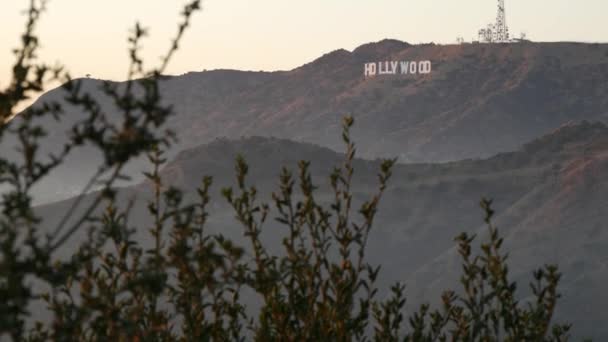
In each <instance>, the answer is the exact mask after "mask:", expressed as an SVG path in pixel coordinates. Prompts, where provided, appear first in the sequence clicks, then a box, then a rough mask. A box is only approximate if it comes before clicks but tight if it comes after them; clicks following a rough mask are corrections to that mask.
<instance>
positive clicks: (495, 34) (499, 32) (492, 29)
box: [479, 0, 510, 43]
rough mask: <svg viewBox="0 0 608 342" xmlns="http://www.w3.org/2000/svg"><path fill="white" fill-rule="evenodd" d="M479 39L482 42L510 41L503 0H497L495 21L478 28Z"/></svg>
mask: <svg viewBox="0 0 608 342" xmlns="http://www.w3.org/2000/svg"><path fill="white" fill-rule="evenodd" d="M479 40H480V41H481V42H483V43H507V42H509V41H510V40H509V27H508V26H507V14H506V11H505V0H498V14H497V15H496V23H494V24H489V25H488V27H487V28H485V29H481V30H479Z"/></svg>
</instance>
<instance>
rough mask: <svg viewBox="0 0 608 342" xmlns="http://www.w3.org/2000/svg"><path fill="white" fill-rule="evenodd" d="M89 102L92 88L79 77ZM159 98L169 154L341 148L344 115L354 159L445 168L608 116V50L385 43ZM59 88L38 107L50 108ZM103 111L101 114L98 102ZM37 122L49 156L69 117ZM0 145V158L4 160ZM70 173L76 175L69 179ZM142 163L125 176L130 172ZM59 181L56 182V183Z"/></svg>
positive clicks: (187, 85)
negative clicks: (171, 112) (264, 145)
mask: <svg viewBox="0 0 608 342" xmlns="http://www.w3.org/2000/svg"><path fill="white" fill-rule="evenodd" d="M386 60H430V61H432V63H433V71H432V73H431V74H428V75H383V76H381V77H380V76H379V77H375V78H365V77H364V74H363V71H364V70H363V69H364V68H363V66H364V63H367V62H370V61H386ZM79 81H82V82H84V86H85V88H86V89H89V90H91V91H92V92H93V93H94V94H95V95H97V94H99V92H98V90H97V89H98V88H99V86H100V85H101V81H97V80H92V79H86V80H79ZM162 89H163V96H164V98H165V101H166V102H167V103H170V104H172V105H173V106H174V108H175V110H176V113H177V115H176V116H175V117H173V118H172V119H171V122H170V124H169V126H170V128H172V129H173V130H174V131H175V132H176V133H177V136H178V138H179V140H180V143H179V144H178V145H176V146H175V147H174V148H173V149H172V150H171V151H170V155H171V156H174V155H175V154H176V153H178V152H179V151H181V150H183V149H185V148H190V147H194V146H197V145H200V144H203V143H207V142H211V141H213V140H214V139H216V138H220V137H227V138H231V139H236V138H240V137H242V136H274V137H278V138H288V139H291V140H295V141H301V142H309V143H314V144H318V145H321V146H325V147H329V148H332V149H334V150H340V148H341V145H340V141H339V133H340V120H341V118H342V117H343V116H344V115H345V114H350V115H353V116H354V117H355V118H356V121H357V125H356V127H355V130H354V137H355V139H356V141H357V142H358V143H359V146H360V150H359V152H360V153H361V155H362V156H365V157H370V158H375V157H378V156H399V157H400V160H401V161H404V162H405V161H407V162H438V161H454V160H461V159H466V158H480V157H489V156H491V155H494V154H496V153H498V152H505V151H513V150H515V149H517V148H519V147H520V146H521V145H522V144H523V143H525V142H526V141H530V140H532V139H535V138H537V137H539V136H541V135H543V134H546V133H549V132H551V131H552V130H554V129H556V128H557V127H559V126H560V125H562V124H564V123H567V122H570V121H575V122H577V121H581V120H590V121H603V122H606V121H607V119H608V109H606V108H608V97H606V96H605V94H606V93H608V45H605V44H582V43H580V44H579V43H518V44H463V45H433V44H424V45H410V44H407V43H404V42H400V41H395V40H385V41H381V42H377V43H371V44H366V45H363V46H360V47H359V48H357V49H355V50H353V51H346V50H337V51H334V52H331V53H328V54H326V55H324V56H322V57H320V58H318V59H317V60H315V61H313V62H311V63H309V64H306V65H303V66H301V67H298V68H296V69H294V70H290V71H281V72H272V73H268V72H245V71H233V70H214V71H206V72H192V73H188V74H185V75H181V76H175V77H167V78H166V79H165V80H164V81H163V82H162ZM62 96H63V92H62V90H61V89H56V90H52V91H50V92H49V93H47V94H46V95H45V96H43V97H42V98H41V99H40V101H48V100H60V99H61V98H62ZM99 98H100V99H101V102H102V105H103V107H104V108H106V109H107V110H108V112H112V110H111V106H110V105H109V103H108V101H107V99H104V97H103V96H100V97H99ZM79 117H81V116H79V114H78V111H77V110H75V109H74V108H67V110H66V115H65V116H64V121H63V122H61V123H59V124H57V123H54V122H51V121H52V120H50V119H49V121H48V122H44V123H43V125H44V127H46V128H48V129H49V130H51V133H52V134H51V138H50V141H49V143H48V144H46V148H47V150H49V151H53V150H56V149H57V148H58V147H59V146H61V145H62V143H63V141H64V140H65V135H66V134H65V132H66V130H67V128H68V127H69V126H70V125H69V124H70V123H73V122H75V121H77V120H78V119H79ZM11 145H12V144H11V143H10V142H3V143H2V145H1V146H0V152H1V153H3V155H4V154H5V153H6V154H7V155H8V154H10V151H9V150H10V149H11ZM96 160H98V159H96V157H95V154H94V153H91V151H88V150H85V151H83V152H82V153H80V154H78V155H76V156H75V157H74V158H72V160H71V161H70V163H72V164H70V165H68V166H66V168H65V169H64V170H63V172H61V173H59V172H58V173H57V175H56V176H55V177H57V181H56V182H55V183H56V184H64V183H66V182H68V184H71V185H74V184H78V183H79V182H78V181H77V179H78V178H82V176H80V173H82V172H84V170H87V169H91V168H92V167H93V166H92V165H93V164H95V163H96ZM74 165H78V167H79V169H80V170H81V172H80V173H79V174H74V172H73V170H74V167H73V166H74ZM140 169H141V165H136V166H134V167H133V168H132V171H131V173H132V174H133V175H138V174H139V173H138V172H137V171H138V170H140ZM60 174H61V175H60Z"/></svg>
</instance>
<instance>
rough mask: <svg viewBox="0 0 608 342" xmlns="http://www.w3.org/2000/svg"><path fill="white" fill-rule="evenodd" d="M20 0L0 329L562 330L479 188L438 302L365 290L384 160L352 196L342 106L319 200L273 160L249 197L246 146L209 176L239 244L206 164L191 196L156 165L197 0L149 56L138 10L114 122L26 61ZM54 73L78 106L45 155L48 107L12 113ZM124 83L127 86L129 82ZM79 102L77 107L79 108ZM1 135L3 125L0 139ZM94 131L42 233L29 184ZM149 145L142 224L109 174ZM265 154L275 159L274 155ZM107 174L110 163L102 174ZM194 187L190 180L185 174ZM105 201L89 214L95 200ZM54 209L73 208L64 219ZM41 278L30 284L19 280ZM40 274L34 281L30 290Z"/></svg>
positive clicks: (8, 333)
mask: <svg viewBox="0 0 608 342" xmlns="http://www.w3.org/2000/svg"><path fill="white" fill-rule="evenodd" d="M41 6H42V4H40V3H38V2H36V1H33V2H32V7H31V10H30V12H29V19H30V20H29V23H28V27H27V31H26V33H25V34H24V36H23V39H22V42H23V46H22V47H21V48H20V49H18V50H17V51H16V55H17V62H16V64H15V67H14V69H13V71H14V78H13V81H12V83H11V84H10V86H9V87H8V88H7V89H6V90H4V91H3V92H1V93H0V119H2V120H1V121H0V122H3V124H2V125H1V126H0V139H3V138H6V136H8V135H14V136H16V137H18V141H19V142H20V145H21V148H20V151H21V152H22V159H21V160H19V161H14V160H6V159H5V158H0V186H2V187H4V188H5V189H6V190H4V192H3V195H2V202H1V208H2V216H1V217H0V335H2V337H3V338H7V337H8V338H10V339H12V340H32V341H38V340H41V341H42V340H57V341H64V340H65V341H71V340H79V341H80V340H82V341H107V340H119V341H123V340H124V341H127V340H129V341H130V340H134V341H142V340H150V341H156V340H168V341H173V340H184V341H190V340H193V341H206V340H214V341H224V340H230V341H232V340H257V341H352V340H376V341H397V340H403V341H447V340H456V341H562V340H566V339H567V336H568V335H567V333H568V330H569V327H568V326H565V325H554V324H553V323H552V316H553V312H554V310H555V306H556V301H557V299H558V297H559V296H558V293H557V285H558V282H559V278H560V275H559V274H558V272H557V269H556V267H553V266H546V267H545V268H543V269H540V270H538V271H537V272H535V273H534V280H533V282H532V284H531V286H532V289H533V294H534V299H533V300H531V301H529V302H526V303H520V302H518V300H517V299H516V293H515V291H516V287H517V286H516V284H515V283H513V282H511V281H510V280H509V274H508V266H507V258H506V256H505V254H503V253H502V252H501V245H502V239H501V238H500V237H499V235H498V231H497V229H496V228H495V227H494V226H493V225H492V224H491V218H492V214H493V212H492V209H491V208H490V204H491V203H490V201H486V200H484V201H482V207H483V209H484V211H485V214H486V222H487V224H488V229H489V233H490V238H489V241H487V242H485V243H482V244H481V249H480V253H479V254H474V253H473V252H472V250H473V248H472V243H473V240H474V237H471V236H468V235H466V234H463V235H461V236H459V237H458V238H457V243H458V246H459V252H460V255H461V257H462V261H463V272H462V278H461V282H462V285H463V288H462V290H461V291H458V292H455V291H446V292H445V293H444V294H443V296H442V298H441V299H442V301H441V302H442V304H441V305H440V307H439V308H437V309H431V308H430V307H429V306H428V305H424V306H422V307H420V308H419V310H418V311H417V312H416V313H414V314H413V315H411V316H410V317H409V318H406V317H404V315H403V311H404V310H403V309H404V305H405V288H404V286H402V285H399V284H397V285H395V286H393V287H392V288H391V293H392V295H391V296H390V297H389V298H388V299H387V300H384V301H382V300H378V299H377V294H378V289H377V287H376V286H375V283H376V280H377V278H378V275H379V272H380V267H379V266H376V265H370V264H369V263H368V262H367V261H366V258H365V250H366V243H367V241H368V237H369V235H370V234H372V233H373V226H374V219H375V217H376V214H377V211H378V204H379V202H380V200H381V197H382V194H383V191H384V190H385V188H386V186H387V184H388V181H389V179H390V177H391V168H392V166H393V164H394V162H395V161H394V160H386V161H384V162H383V163H382V164H381V167H380V169H379V170H378V189H377V192H376V193H375V195H373V196H372V197H371V198H369V199H368V201H366V202H365V203H364V204H363V205H361V206H360V207H358V208H353V202H352V194H351V181H352V177H353V174H354V172H355V170H354V169H353V166H352V165H353V159H354V157H355V147H354V144H353V143H352V141H351V139H350V134H349V131H350V128H351V126H352V125H353V120H352V119H351V118H346V119H345V120H344V131H343V140H344V143H345V144H346V153H345V160H344V163H343V165H341V166H340V167H337V168H336V169H335V170H334V171H333V172H332V173H331V174H330V175H329V178H330V184H331V188H332V189H331V190H332V193H333V194H334V197H333V200H332V201H331V203H329V204H327V203H322V202H321V201H319V199H317V198H316V197H315V190H316V186H315V183H314V182H313V179H312V178H311V175H310V172H309V163H308V162H306V161H302V162H301V163H300V164H299V171H298V173H297V174H295V175H294V174H292V173H290V172H289V171H288V169H286V168H284V169H283V170H282V172H281V174H280V177H279V180H278V184H279V186H278V189H277V191H276V192H275V193H273V194H272V199H273V201H272V203H262V202H260V201H259V199H258V197H259V194H258V191H257V190H256V188H255V187H254V186H252V185H250V184H255V180H252V181H251V183H250V181H249V180H248V179H247V173H248V166H247V163H246V162H245V160H244V159H243V158H238V159H237V162H236V185H235V186H234V187H233V188H227V189H223V190H222V194H223V197H224V198H225V199H226V200H227V202H228V203H229V204H230V205H231V207H232V208H233V210H234V213H235V217H236V219H237V220H238V222H239V223H240V225H241V226H242V228H243V233H244V234H245V236H246V237H247V239H248V241H249V244H248V245H246V246H237V245H235V243H233V242H231V241H230V240H228V239H226V238H225V237H223V236H222V235H217V234H209V233H207V232H206V230H205V227H206V222H207V218H208V215H209V213H208V211H207V206H208V204H209V202H210V189H211V186H212V179H210V178H203V179H202V182H201V186H200V188H199V189H197V191H198V201H196V202H193V203H190V202H189V201H186V200H185V199H184V196H183V194H182V192H181V191H180V190H178V189H174V188H171V187H169V188H167V187H166V186H165V185H164V184H163V180H162V179H161V177H160V173H159V171H160V168H161V167H162V165H163V163H164V160H163V159H162V152H161V150H162V149H164V148H166V147H167V146H169V144H170V142H171V139H170V135H169V134H167V132H164V131H162V127H163V123H164V122H165V121H166V120H167V118H168V117H169V116H170V115H171V114H172V112H171V108H170V107H166V106H163V105H162V104H161V101H160V92H159V88H158V81H159V79H160V77H161V75H162V72H163V71H164V70H165V68H166V66H167V63H168V61H169V60H170V58H171V56H172V55H173V53H174V52H175V51H176V50H177V47H178V43H179V41H180V38H181V36H182V34H183V33H184V30H185V29H186V28H187V26H188V24H189V21H190V18H191V15H192V13H194V12H195V11H196V10H197V9H198V8H199V2H198V1H193V2H191V3H189V4H188V5H187V6H186V7H185V9H184V12H183V16H184V21H183V22H182V24H180V26H179V30H178V34H177V36H176V39H175V41H174V42H173V43H172V44H171V47H170V49H169V52H168V53H167V55H166V58H165V59H163V61H162V64H161V66H160V67H158V68H155V69H152V70H151V71H144V70H145V69H144V65H143V62H142V61H141V59H140V58H139V54H138V52H139V42H140V40H141V38H142V37H144V36H145V30H144V29H143V28H141V27H140V26H139V25H137V26H136V27H135V29H134V31H133V33H132V36H131V38H130V39H129V42H130V43H131V50H130V52H131V62H132V63H131V68H130V73H129V75H130V77H129V80H128V82H127V86H126V87H124V88H120V89H119V88H118V87H117V86H113V85H111V84H109V83H108V84H106V86H105V87H104V89H103V90H104V92H105V94H106V95H107V96H109V97H111V98H112V99H114V101H115V103H116V106H117V107H118V108H119V110H120V111H121V112H122V121H121V122H120V123H118V124H116V123H111V121H110V120H108V116H107V115H106V113H104V112H103V109H102V108H100V106H99V105H98V104H97V102H96V100H95V99H94V98H92V97H91V96H90V95H89V94H86V93H84V92H83V91H82V89H81V87H80V84H79V82H75V81H69V79H65V78H62V76H63V75H64V74H63V72H62V70H61V69H60V68H49V67H47V66H43V65H42V66H41V65H38V64H36V56H35V52H36V50H37V46H38V42H37V39H36V37H35V36H34V28H35V24H36V22H37V19H38V16H39V14H40V12H41V10H42V9H43V8H42V7H41ZM52 79H59V80H64V81H67V83H66V86H65V89H66V91H67V93H66V98H67V100H68V101H69V102H70V103H72V104H74V105H78V106H80V108H82V112H83V113H84V114H83V119H82V121H80V122H78V123H77V124H76V125H75V126H74V127H73V128H72V130H71V132H72V135H71V137H70V143H69V144H67V145H66V146H65V149H64V150H63V151H60V152H59V153H58V154H56V155H54V156H53V158H51V160H50V161H47V162H43V161H41V158H40V156H39V154H40V153H39V152H38V149H39V146H40V144H41V143H43V142H44V138H45V131H44V127H41V126H40V125H39V124H38V123H37V122H38V120H39V118H41V117H43V116H45V115H54V116H56V117H57V119H61V113H62V110H61V106H60V105H58V104H53V103H51V104H45V105H43V106H39V107H37V108H36V109H29V110H27V111H25V112H24V113H22V114H20V115H19V117H18V118H17V119H15V120H12V121H9V120H8V119H9V118H10V117H12V114H13V112H14V108H15V107H16V106H17V105H18V104H19V103H20V102H22V101H23V100H25V99H27V97H28V96H29V94H31V93H32V92H36V91H41V90H42V89H43V86H44V84H45V83H46V82H48V81H49V80H52ZM135 89H137V91H135ZM85 114H86V115H85ZM0 141H2V140H0ZM85 143H87V144H89V145H92V146H96V147H97V148H99V150H100V151H101V152H102V153H103V156H104V163H103V165H101V166H100V168H99V172H98V173H97V175H96V176H95V177H94V179H92V181H91V184H96V182H97V181H98V180H99V179H102V176H105V177H106V178H104V181H103V189H102V190H101V191H99V192H97V193H95V194H94V195H93V196H94V200H93V201H91V203H90V204H89V207H86V208H84V209H83V210H80V211H76V210H69V211H68V212H67V213H65V219H64V220H62V222H61V224H60V225H59V226H58V227H57V228H56V229H54V230H52V231H51V232H49V233H48V234H43V233H42V230H41V226H42V224H43V222H40V219H39V218H37V217H36V215H35V213H34V209H33V207H32V198H31V195H30V193H31V189H32V187H33V186H34V185H35V184H38V183H39V182H41V181H42V180H43V179H44V178H45V177H46V176H47V175H48V173H49V171H50V170H52V169H54V168H56V167H57V166H58V165H60V164H61V163H62V162H63V161H64V160H65V158H66V157H67V156H68V155H70V154H71V153H73V151H74V150H76V149H78V148H81V146H83V144H85ZM142 154H148V155H149V158H150V160H151V161H152V162H153V164H154V165H155V167H154V169H153V170H152V171H151V172H150V173H148V174H146V176H147V178H148V179H149V180H150V182H151V183H152V184H153V185H154V189H155V192H154V199H153V200H152V201H151V202H150V203H149V204H148V211H149V215H150V217H151V218H152V219H153V222H154V224H153V227H152V228H149V227H131V226H130V224H129V222H128V218H129V211H130V206H126V207H121V206H120V205H119V204H118V202H117V200H116V193H115V190H114V185H115V182H116V181H117V180H118V179H120V178H121V177H123V174H122V171H123V168H124V165H125V164H126V163H127V162H128V161H129V160H131V159H132V158H134V157H137V156H139V155H142ZM277 167H280V166H278V165H277ZM108 175H109V176H108ZM185 190H187V191H192V189H185ZM99 208H105V210H103V214H101V215H97V214H96V213H97V212H98V210H97V209H99ZM270 218H272V219H273V220H275V221H277V222H278V223H280V224H281V225H283V226H284V227H285V228H286V232H287V234H286V236H285V238H284V239H283V241H282V253H280V254H273V253H271V252H269V249H268V248H267V246H265V245H264V244H263V242H262V239H261V237H260V234H261V232H262V229H263V227H264V224H265V223H266V222H267V221H268V220H269V219H270ZM67 222H75V223H72V224H67ZM145 229H148V230H149V233H150V234H151V235H152V237H153V241H154V244H153V246H150V247H147V246H146V247H144V246H141V245H140V244H139V243H138V242H137V241H135V239H134V238H133V236H134V232H135V231H136V230H145ZM78 230H87V231H89V235H88V239H87V241H85V242H84V243H83V244H82V245H81V246H79V247H78V248H77V249H76V250H77V251H76V252H75V253H74V254H73V256H72V257H71V258H70V259H69V260H67V261H59V260H56V259H57V258H56V256H55V254H56V251H57V250H58V249H60V248H62V247H65V244H66V242H67V241H68V240H69V238H70V237H72V236H73V234H74V232H76V231H78ZM34 283H36V284H43V285H44V286H33V285H32V284H34ZM41 289H42V290H41ZM244 293H247V294H249V295H252V294H255V295H256V296H257V297H259V299H260V301H261V304H260V307H259V308H257V307H256V308H248V307H246V305H245V304H244V302H243V296H244ZM36 301H44V302H45V303H46V306H47V307H48V308H49V310H50V312H51V313H52V318H51V320H50V321H48V322H39V323H36V324H34V322H33V320H34V319H33V318H32V316H31V312H29V311H28V305H30V304H31V303H33V302H36Z"/></svg>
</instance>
